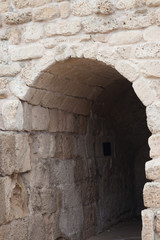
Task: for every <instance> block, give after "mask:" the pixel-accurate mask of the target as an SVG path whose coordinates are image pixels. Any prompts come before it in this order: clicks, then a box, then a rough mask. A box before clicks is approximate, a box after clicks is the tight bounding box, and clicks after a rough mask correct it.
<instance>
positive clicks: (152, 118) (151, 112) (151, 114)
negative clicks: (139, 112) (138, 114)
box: [146, 102, 160, 133]
mask: <svg viewBox="0 0 160 240" xmlns="http://www.w3.org/2000/svg"><path fill="white" fill-rule="evenodd" d="M146 113H147V125H148V128H149V130H150V131H151V132H152V133H157V132H159V131H160V102H156V103H153V104H151V105H150V106H148V107H147V109H146Z"/></svg>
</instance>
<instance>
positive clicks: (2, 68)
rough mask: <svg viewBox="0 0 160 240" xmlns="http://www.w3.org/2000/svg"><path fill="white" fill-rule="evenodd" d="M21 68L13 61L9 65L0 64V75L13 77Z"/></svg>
mask: <svg viewBox="0 0 160 240" xmlns="http://www.w3.org/2000/svg"><path fill="white" fill-rule="evenodd" d="M20 70H21V67H20V65H19V64H18V63H13V64H11V65H3V64H0V77H13V76H15V75H17V74H18V73H19V72H20Z"/></svg>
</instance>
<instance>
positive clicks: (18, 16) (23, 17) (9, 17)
mask: <svg viewBox="0 0 160 240" xmlns="http://www.w3.org/2000/svg"><path fill="white" fill-rule="evenodd" d="M4 21H5V23H6V24H9V25H13V24H23V23H27V22H30V21H32V12H31V11H18V12H8V13H6V14H5V15H4Z"/></svg>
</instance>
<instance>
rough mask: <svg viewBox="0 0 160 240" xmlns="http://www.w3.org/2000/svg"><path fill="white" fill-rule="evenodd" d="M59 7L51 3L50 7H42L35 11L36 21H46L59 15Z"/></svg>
mask: <svg viewBox="0 0 160 240" xmlns="http://www.w3.org/2000/svg"><path fill="white" fill-rule="evenodd" d="M58 15H59V12H58V7H57V5H53V6H52V5H51V6H49V7H41V8H38V9H36V10H35V11H34V20H35V21H45V20H48V19H52V18H55V17H58Z"/></svg>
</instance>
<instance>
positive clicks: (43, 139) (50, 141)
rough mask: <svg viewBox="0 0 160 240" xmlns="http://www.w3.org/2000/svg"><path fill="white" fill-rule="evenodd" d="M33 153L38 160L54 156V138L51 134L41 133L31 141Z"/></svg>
mask: <svg viewBox="0 0 160 240" xmlns="http://www.w3.org/2000/svg"><path fill="white" fill-rule="evenodd" d="M33 153H34V154H36V156H38V157H40V158H49V157H50V158H51V157H54V154H55V137H54V136H53V135H52V134H45V133H41V134H38V135H35V137H34V139H33Z"/></svg>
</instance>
